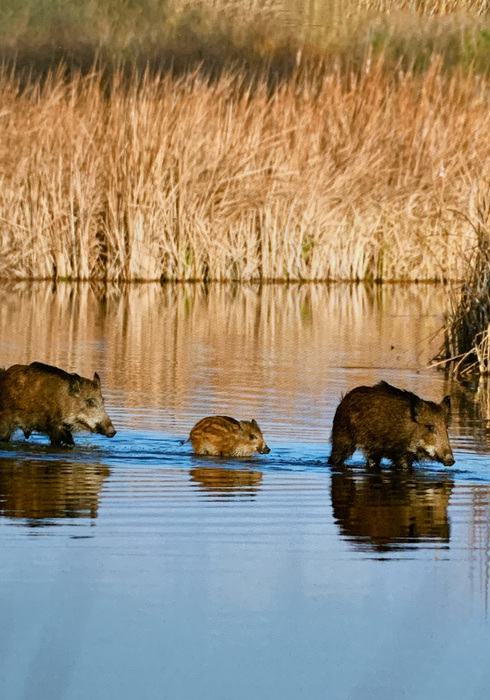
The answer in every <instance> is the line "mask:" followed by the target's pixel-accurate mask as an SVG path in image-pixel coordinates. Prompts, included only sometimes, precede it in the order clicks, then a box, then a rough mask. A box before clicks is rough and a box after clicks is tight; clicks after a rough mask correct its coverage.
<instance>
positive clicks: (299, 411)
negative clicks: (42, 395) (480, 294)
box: [0, 285, 490, 700]
mask: <svg viewBox="0 0 490 700" xmlns="http://www.w3.org/2000/svg"><path fill="white" fill-rule="evenodd" d="M444 303H445V297H444V292H443V291H442V290H440V289H438V288H436V287H423V286H411V287H400V286H396V287H395V286H394V287H383V288H375V289H366V288H362V287H357V288H352V287H348V286H338V287H332V288H327V287H317V286H310V285H309V286H304V287H290V288H286V287H273V286H270V287H263V288H262V289H258V288H254V287H239V288H232V287H229V286H227V287H225V286H217V287H212V288H210V289H209V290H208V291H206V290H204V289H203V288H201V287H191V286H190V287H177V288H174V287H169V288H168V289H163V290H162V289H161V288H159V287H151V286H141V287H138V288H135V289H133V290H131V291H117V290H113V291H111V292H109V293H108V294H106V295H104V294H102V292H101V290H97V289H91V288H90V287H88V286H87V287H79V288H69V287H61V288H58V290H57V291H53V290H52V289H51V288H50V287H49V286H45V285H39V286H35V287H33V286H30V287H24V286H22V285H19V286H11V287H8V288H1V289H0V365H5V366H8V365H10V364H13V363H15V362H24V363H27V362H31V361H33V360H38V361H44V362H48V363H51V364H56V365H58V366H61V367H63V368H65V369H68V370H70V371H76V372H78V373H80V374H83V375H85V376H90V377H91V376H92V375H93V372H94V371H98V372H99V373H100V375H101V378H102V385H103V390H104V394H105V396H106V404H107V408H108V413H109V415H110V416H111V418H112V419H113V422H114V424H115V427H116V428H117V429H118V433H117V435H116V437H115V438H114V439H112V440H108V439H107V438H104V437H102V436H92V435H85V434H83V435H79V436H76V442H77V444H76V446H75V448H73V449H61V448H57V449H53V448H51V447H50V446H49V444H48V441H47V439H46V438H44V437H42V436H34V437H32V438H31V439H30V440H29V441H28V442H25V441H24V440H23V439H21V438H22V436H21V435H20V434H19V435H17V434H16V436H15V438H16V439H15V440H14V441H13V442H12V443H10V444H9V445H7V446H5V445H3V446H2V447H1V450H0V551H1V568H0V592H1V594H0V618H1V620H2V623H1V627H0V698H2V700H75V699H76V700H86V699H87V698H90V699H91V700H99V699H100V700H106V699H111V698H122V699H126V698H127V699H128V700H132V699H133V698H142V699H144V700H153V699H155V700H156V699H158V700H161V698H169V699H171V700H190V699H191V698H199V699H200V700H208V699H209V700H211V699H213V700H242V699H243V700H249V699H250V698H254V699H255V700H262V699H263V700H270V699H274V700H275V699H276V698H277V699H280V700H297V699H299V698H305V699H308V700H357V699H359V700H366V699H367V698H376V699H384V698H386V699H387V700H397V699H398V698H410V700H419V699H421V700H422V699H423V700H432V699H433V698H436V697H437V698H439V697H444V698H449V699H453V698H454V699H455V700H461V699H462V698H465V699H466V698H471V699H473V700H480V699H481V700H483V699H485V700H487V699H488V697H489V695H490V669H489V666H488V648H489V646H490V619H489V612H488V603H489V591H488V585H489V573H490V572H489V563H490V558H489V552H490V529H489V518H490V459H489V451H490V437H489V431H488V420H487V418H488V416H489V410H488V403H489V401H488V394H486V393H485V392H486V389H485V387H480V389H479V390H478V391H476V388H475V387H472V386H465V387H463V386H460V385H450V384H448V383H447V382H446V380H445V378H444V375H443V374H442V373H440V372H438V371H436V370H434V369H427V363H428V361H429V359H430V357H431V356H432V355H434V353H435V352H436V350H437V348H438V345H439V343H440V340H441V338H440V336H439V337H434V334H435V333H436V331H437V330H438V328H439V327H440V323H441V313H442V312H443V309H444ZM379 379H386V380H388V381H390V382H392V383H394V384H397V385H399V386H402V387H404V388H407V389H410V390H412V391H415V392H416V393H419V394H421V395H422V396H424V397H425V398H431V399H434V400H440V399H441V398H442V397H443V396H444V395H445V394H446V393H451V395H452V399H453V405H454V415H453V422H452V425H451V429H450V437H451V441H452V444H453V448H454V453H455V458H456V464H455V466H454V468H451V469H447V468H444V467H442V466H441V465H435V464H434V465H432V464H426V465H423V466H418V467H417V468H416V469H415V470H414V471H413V472H411V473H409V474H404V473H399V472H398V473H396V472H393V471H392V470H390V469H388V468H386V469H383V470H382V471H381V473H379V474H369V473H366V472H365V470H364V469H363V466H362V460H361V458H360V456H358V455H356V456H355V458H354V460H353V461H352V464H351V466H350V468H346V469H344V470H342V471H336V472H334V473H332V470H331V469H330V468H329V467H327V464H326V459H327V457H328V454H329V446H328V435H329V431H330V427H331V423H332V418H333V414H334V411H335V408H336V405H337V403H338V400H339V396H340V394H341V393H342V392H344V391H346V390H348V389H349V388H352V387H353V386H356V385H357V384H360V383H373V382H375V381H377V380H379ZM213 413H221V414H227V415H232V416H234V417H236V418H252V417H253V418H256V420H257V421H258V422H259V425H260V426H261V428H262V431H263V433H264V436H265V438H266V440H267V442H268V444H269V446H270V447H271V449H272V451H271V453H270V455H264V456H260V457H257V458H256V459H250V460H234V461H233V460H219V459H212V458H199V457H196V456H193V455H192V454H191V450H190V449H189V446H188V444H186V445H184V446H181V445H180V441H181V440H182V439H183V438H185V437H187V435H188V433H189V430H190V428H191V427H192V425H193V424H194V423H195V422H196V421H197V420H198V419H199V418H201V417H203V416H205V415H211V414H213Z"/></svg>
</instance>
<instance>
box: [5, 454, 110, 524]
mask: <svg viewBox="0 0 490 700" xmlns="http://www.w3.org/2000/svg"><path fill="white" fill-rule="evenodd" d="M109 475H110V471H109V468H108V467H106V466H104V465H102V464H85V463H80V462H77V463H73V462H66V461H62V462H47V461H46V460H37V459H35V460H28V461H24V460H22V461H21V460H17V459H9V458H4V459H2V460H1V461H0V513H2V514H3V515H4V516H6V517H7V518H24V519H26V520H28V521H30V524H32V525H34V524H42V521H46V520H55V519H58V518H88V517H90V518H96V517H97V510H98V506H99V496H100V491H101V489H102V486H103V483H104V481H105V479H106V478H107V477H108V476H109Z"/></svg>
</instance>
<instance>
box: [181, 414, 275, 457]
mask: <svg viewBox="0 0 490 700" xmlns="http://www.w3.org/2000/svg"><path fill="white" fill-rule="evenodd" d="M188 440H190V441H191V444H192V447H193V449H194V452H196V453H197V454H200V455H214V456H218V457H250V455H252V454H254V453H255V452H259V453H261V454H268V453H269V452H270V449H269V448H268V447H267V445H266V444H265V442H264V438H263V437H262V433H261V430H260V428H259V426H258V425H257V422H256V421H255V420H251V421H248V420H241V421H238V420H235V419H234V418H228V417H227V416H211V417H209V418H203V419H202V420H200V421H199V422H198V423H196V425H195V426H194V427H193V428H192V430H191V433H190V435H189V437H188V438H187V440H184V441H183V443H182V444H184V443H185V442H187V441H188Z"/></svg>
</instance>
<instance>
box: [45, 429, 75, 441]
mask: <svg viewBox="0 0 490 700" xmlns="http://www.w3.org/2000/svg"><path fill="white" fill-rule="evenodd" d="M49 439H50V441H51V444H52V445H74V444H75V442H74V440H73V435H72V434H71V433H70V431H69V430H68V428H58V427H56V428H51V430H50V432H49Z"/></svg>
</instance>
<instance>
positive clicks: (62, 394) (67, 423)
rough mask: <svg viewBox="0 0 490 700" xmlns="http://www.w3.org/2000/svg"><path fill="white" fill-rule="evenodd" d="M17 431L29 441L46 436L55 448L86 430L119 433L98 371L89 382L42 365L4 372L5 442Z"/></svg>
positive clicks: (1, 430)
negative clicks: (109, 411)
mask: <svg viewBox="0 0 490 700" xmlns="http://www.w3.org/2000/svg"><path fill="white" fill-rule="evenodd" d="M16 428H20V429H21V430H23V432H24V435H25V437H26V439H28V438H29V436H30V435H31V433H32V432H34V431H37V432H40V433H46V434H47V435H48V436H49V439H50V440H51V444H52V445H63V444H64V445H73V436H72V433H74V432H80V431H82V430H89V431H90V432H92V433H101V434H102V435H106V436H107V437H113V436H114V435H115V434H116V431H115V430H114V426H113V425H112V423H111V420H110V418H109V416H108V415H107V413H106V410H105V407H104V399H103V398H102V393H101V390H100V379H99V375H98V374H97V373H96V374H94V378H93V379H85V378H84V377H80V376H79V375H78V374H68V372H64V371H63V370H62V369H58V368H57V367H51V366H50V365H44V364H42V363H41V362H33V363H32V364H30V365H12V366H11V367H9V368H8V369H7V370H5V371H4V372H2V373H0V440H4V441H7V440H10V437H11V435H12V433H13V432H14V430H15V429H16Z"/></svg>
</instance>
